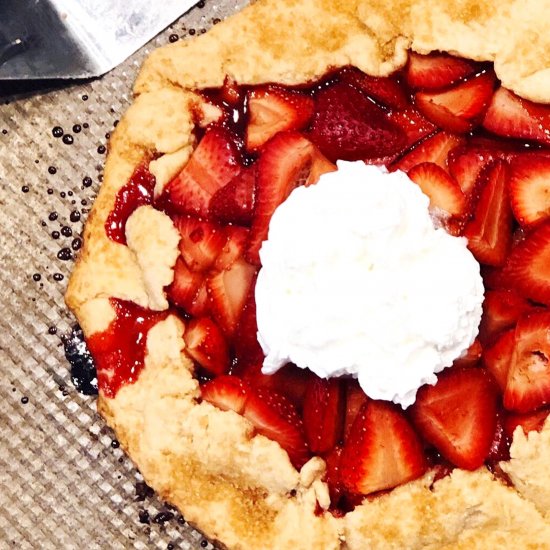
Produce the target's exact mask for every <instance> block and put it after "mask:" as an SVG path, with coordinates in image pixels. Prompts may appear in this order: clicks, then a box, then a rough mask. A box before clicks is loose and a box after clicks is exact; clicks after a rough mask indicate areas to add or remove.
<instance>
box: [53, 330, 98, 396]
mask: <svg viewBox="0 0 550 550" xmlns="http://www.w3.org/2000/svg"><path fill="white" fill-rule="evenodd" d="M61 341H62V342H63V346H64V348H65V357H66V358H67V361H69V363H70V364H71V381H72V383H73V385H74V387H75V388H76V390H77V391H79V392H80V393H82V394H84V395H97V373H96V368H95V364H94V360H93V358H92V355H91V354H90V352H89V350H88V347H87V346H86V342H85V340H84V333H83V332H82V329H81V328H80V326H78V325H76V326H75V327H74V328H73V329H72V331H71V332H70V333H69V334H68V335H65V336H63V337H62V338H61Z"/></svg>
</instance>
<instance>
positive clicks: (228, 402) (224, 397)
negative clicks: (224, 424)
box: [201, 375, 250, 414]
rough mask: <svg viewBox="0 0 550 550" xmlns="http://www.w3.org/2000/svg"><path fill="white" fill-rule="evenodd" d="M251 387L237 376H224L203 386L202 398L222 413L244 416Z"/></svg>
mask: <svg viewBox="0 0 550 550" xmlns="http://www.w3.org/2000/svg"><path fill="white" fill-rule="evenodd" d="M249 392H250V387H249V386H248V384H247V383H246V382H243V381H242V380H241V379H240V378H238V377H237V376H228V375H222V376H218V377H217V378H214V380H211V381H210V382H206V384H203V385H202V386H201V396H202V398H203V399H204V400H205V401H208V402H209V403H211V404H212V405H214V406H215V407H218V409H221V410H222V411H235V412H236V413H238V414H243V412H244V407H245V404H246V401H247V399H248V394H249Z"/></svg>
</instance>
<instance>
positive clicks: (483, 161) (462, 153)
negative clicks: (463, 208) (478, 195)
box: [448, 140, 519, 195]
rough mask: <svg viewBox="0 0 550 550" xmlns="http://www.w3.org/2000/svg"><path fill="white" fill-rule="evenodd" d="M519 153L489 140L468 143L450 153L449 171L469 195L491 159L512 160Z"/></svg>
mask: <svg viewBox="0 0 550 550" xmlns="http://www.w3.org/2000/svg"><path fill="white" fill-rule="evenodd" d="M518 153H519V151H518V150H517V149H512V148H509V146H506V145H505V144H499V143H496V142H491V141H489V140H486V141H485V142H484V143H483V144H477V145H474V144H472V143H468V144H466V145H463V146H460V147H457V148H456V149H453V150H452V151H451V152H450V153H449V159H448V161H449V171H450V172H451V175H452V176H453V177H454V178H455V179H456V181H457V182H458V184H459V185H460V188H461V189H462V191H463V192H464V194H465V195H469V194H470V193H471V192H472V191H473V190H474V188H475V184H476V181H477V178H478V177H479V175H480V174H481V172H482V170H483V168H485V167H486V166H487V165H488V164H489V163H490V162H491V161H494V160H496V159H503V160H510V159H511V158H513V157H514V156H515V155H517V154H518Z"/></svg>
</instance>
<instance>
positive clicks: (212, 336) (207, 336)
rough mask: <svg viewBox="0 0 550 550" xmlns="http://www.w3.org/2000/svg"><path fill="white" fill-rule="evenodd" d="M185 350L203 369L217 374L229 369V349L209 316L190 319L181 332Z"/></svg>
mask: <svg viewBox="0 0 550 550" xmlns="http://www.w3.org/2000/svg"><path fill="white" fill-rule="evenodd" d="M183 340H184V341H185V351H187V353H188V354H189V355H190V356H191V357H192V358H193V359H194V360H195V361H196V362H197V363H198V364H199V365H200V366H201V367H202V368H203V369H205V370H207V371H208V372H210V373H211V374H215V375H216V376H219V375H220V374H225V373H226V372H227V371H229V367H230V366H231V365H230V361H229V350H228V348H227V342H226V340H225V337H224V335H223V333H222V331H221V330H220V328H219V327H218V325H216V323H214V321H212V319H210V318H209V317H200V318H198V319H191V320H190V321H189V322H188V323H187V326H186V327H185V332H184V334H183Z"/></svg>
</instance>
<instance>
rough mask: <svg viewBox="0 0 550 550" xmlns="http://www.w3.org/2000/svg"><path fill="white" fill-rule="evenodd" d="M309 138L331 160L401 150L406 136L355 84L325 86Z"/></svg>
mask: <svg viewBox="0 0 550 550" xmlns="http://www.w3.org/2000/svg"><path fill="white" fill-rule="evenodd" d="M309 137H310V138H311V140H312V141H313V143H315V145H317V147H319V149H320V150H321V152H322V153H323V154H324V155H325V156H326V157H327V158H329V159H330V160H332V161H335V160H336V159H343V160H362V159H366V158H371V157H382V156H386V155H391V154H393V153H396V152H398V151H400V150H401V149H402V148H403V145H404V143H405V136H404V134H403V131H402V130H401V128H400V127H399V126H397V125H396V124H394V123H393V122H391V121H390V120H389V119H388V118H387V116H386V113H385V112H384V110H383V109H381V108H380V107H378V106H377V105H376V104H374V103H373V102H372V101H371V100H370V99H369V98H368V97H366V96H365V95H364V94H363V93H362V92H360V91H359V90H358V89H357V88H355V87H354V86H352V85H351V84H347V83H345V82H337V83H335V84H332V85H330V86H328V87H326V88H321V89H320V90H319V91H318V92H317V94H316V97H315V114H314V116H313V122H312V124H311V130H310V134H309Z"/></svg>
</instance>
